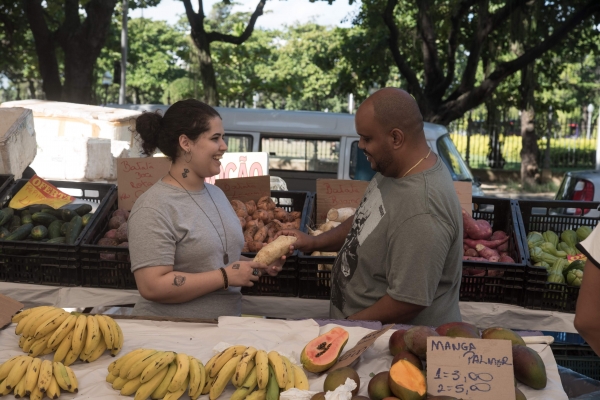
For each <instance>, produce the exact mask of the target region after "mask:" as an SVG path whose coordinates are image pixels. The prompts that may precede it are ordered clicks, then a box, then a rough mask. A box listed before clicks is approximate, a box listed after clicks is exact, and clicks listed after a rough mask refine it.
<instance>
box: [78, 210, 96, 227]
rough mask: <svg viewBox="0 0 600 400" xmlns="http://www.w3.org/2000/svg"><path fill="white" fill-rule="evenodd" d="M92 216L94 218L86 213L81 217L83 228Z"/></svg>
mask: <svg viewBox="0 0 600 400" xmlns="http://www.w3.org/2000/svg"><path fill="white" fill-rule="evenodd" d="M93 216H94V214H92V213H88V214H85V215H84V216H83V217H81V220H82V221H83V226H86V225H87V224H88V222H90V220H91V219H92V217H93Z"/></svg>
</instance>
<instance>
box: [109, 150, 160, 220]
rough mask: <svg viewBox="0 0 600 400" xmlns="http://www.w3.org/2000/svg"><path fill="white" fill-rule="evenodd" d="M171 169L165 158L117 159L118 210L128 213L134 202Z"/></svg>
mask: <svg viewBox="0 0 600 400" xmlns="http://www.w3.org/2000/svg"><path fill="white" fill-rule="evenodd" d="M169 168H171V161H170V160H169V159H168V158H166V157H141V158H118V159H117V190H118V196H119V208H123V209H125V210H128V211H130V210H131V208H132V207H133V204H134V203H135V201H136V200H137V199H138V197H140V196H141V195H142V194H143V193H144V192H146V190H148V189H150V187H152V185H154V184H155V183H156V182H157V181H158V180H159V179H161V178H162V177H163V176H165V175H166V174H167V173H168V172H169Z"/></svg>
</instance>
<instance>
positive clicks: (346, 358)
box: [329, 325, 394, 372]
mask: <svg viewBox="0 0 600 400" xmlns="http://www.w3.org/2000/svg"><path fill="white" fill-rule="evenodd" d="M392 326H394V325H388V326H385V327H383V328H382V329H380V330H378V331H375V332H371V333H369V334H367V335H365V336H363V338H362V339H360V340H359V341H358V343H356V346H354V347H353V348H351V349H350V350H348V351H347V352H345V353H344V354H343V355H342V356H341V357H340V358H339V359H338V362H337V363H336V364H335V365H334V366H333V367H331V368H330V369H329V371H330V372H331V371H334V370H336V369H338V368H343V367H347V366H349V365H350V364H352V363H353V362H354V361H356V360H357V359H358V357H360V355H361V354H362V353H364V352H365V351H366V350H367V349H368V348H369V347H371V346H372V345H373V343H375V341H376V340H377V338H379V337H380V336H381V335H383V334H384V333H386V332H387V331H389V330H390V328H391V327H392Z"/></svg>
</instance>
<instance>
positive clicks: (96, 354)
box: [85, 340, 106, 363]
mask: <svg viewBox="0 0 600 400" xmlns="http://www.w3.org/2000/svg"><path fill="white" fill-rule="evenodd" d="M105 351H106V343H105V342H104V340H101V341H100V342H99V343H98V345H97V346H96V348H95V349H94V350H92V354H90V355H89V356H88V357H87V358H86V359H85V362H88V363H91V362H94V361H96V360H97V359H98V358H100V356H101V355H102V354H104V352H105Z"/></svg>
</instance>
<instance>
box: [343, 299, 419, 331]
mask: <svg viewBox="0 0 600 400" xmlns="http://www.w3.org/2000/svg"><path fill="white" fill-rule="evenodd" d="M425 308H426V307H425V306H420V305H417V304H411V303H406V302H404V301H398V300H395V299H393V298H392V297H391V296H390V295H388V294H386V295H384V296H383V297H382V298H380V299H379V300H377V302H376V303H375V304H373V305H372V306H370V307H367V308H365V309H364V310H361V311H359V312H357V313H355V314H352V315H350V316H349V317H348V318H346V319H349V320H357V321H380V322H381V323H383V324H390V323H394V324H401V323H405V322H409V321H412V320H413V319H414V318H415V317H416V316H417V315H419V313H420V312H421V311H423V310H424V309H425Z"/></svg>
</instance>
